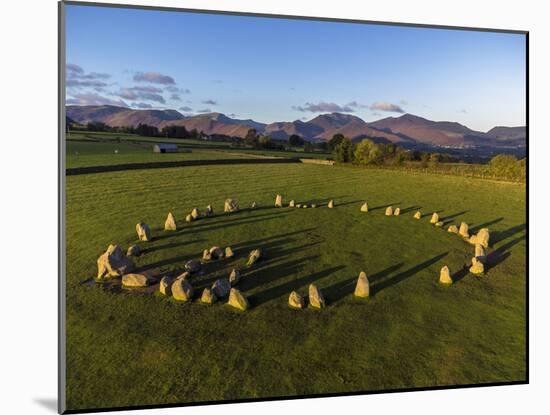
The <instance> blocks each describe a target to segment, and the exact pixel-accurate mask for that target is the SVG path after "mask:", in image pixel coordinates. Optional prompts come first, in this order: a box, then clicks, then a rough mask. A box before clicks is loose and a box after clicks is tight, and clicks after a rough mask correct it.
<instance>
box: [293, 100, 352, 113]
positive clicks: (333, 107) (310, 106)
mask: <svg viewBox="0 0 550 415" xmlns="http://www.w3.org/2000/svg"><path fill="white" fill-rule="evenodd" d="M350 104H352V105H350ZM358 105H359V104H357V102H355V101H352V102H350V103H349V104H346V105H338V104H336V103H334V102H324V101H321V102H319V103H317V104H314V103H311V102H306V103H305V104H304V105H303V106H302V105H299V106H293V107H292V109H293V110H295V111H300V112H355V110H354V109H353V107H354V106H358Z"/></svg>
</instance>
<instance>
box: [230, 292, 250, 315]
mask: <svg viewBox="0 0 550 415" xmlns="http://www.w3.org/2000/svg"><path fill="white" fill-rule="evenodd" d="M227 304H229V305H230V306H231V307H234V308H236V309H237V310H241V311H246V310H248V307H250V305H249V304H248V300H247V299H246V297H245V296H244V295H243V294H242V293H241V292H240V291H239V290H237V289H236V288H231V291H229V300H228V301H227Z"/></svg>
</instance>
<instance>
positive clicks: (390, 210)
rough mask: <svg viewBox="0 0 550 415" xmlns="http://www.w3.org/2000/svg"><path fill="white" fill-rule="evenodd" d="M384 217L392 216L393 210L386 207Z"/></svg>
mask: <svg viewBox="0 0 550 415" xmlns="http://www.w3.org/2000/svg"><path fill="white" fill-rule="evenodd" d="M385 215H386V216H393V208H392V207H391V206H388V207H387V208H386V213H385Z"/></svg>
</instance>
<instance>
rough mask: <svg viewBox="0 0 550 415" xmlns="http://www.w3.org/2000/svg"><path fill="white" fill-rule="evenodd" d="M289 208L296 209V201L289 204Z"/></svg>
mask: <svg viewBox="0 0 550 415" xmlns="http://www.w3.org/2000/svg"><path fill="white" fill-rule="evenodd" d="M288 207H291V208H293V207H296V202H295V201H294V199H292V200H291V201H290V202H289V203H288Z"/></svg>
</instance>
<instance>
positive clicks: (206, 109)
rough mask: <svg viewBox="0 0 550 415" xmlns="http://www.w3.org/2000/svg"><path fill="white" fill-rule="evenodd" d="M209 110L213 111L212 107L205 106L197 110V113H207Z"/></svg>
mask: <svg viewBox="0 0 550 415" xmlns="http://www.w3.org/2000/svg"><path fill="white" fill-rule="evenodd" d="M209 112H212V110H211V109H210V108H203V109H200V110H197V113H199V114H207V113H209Z"/></svg>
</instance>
